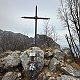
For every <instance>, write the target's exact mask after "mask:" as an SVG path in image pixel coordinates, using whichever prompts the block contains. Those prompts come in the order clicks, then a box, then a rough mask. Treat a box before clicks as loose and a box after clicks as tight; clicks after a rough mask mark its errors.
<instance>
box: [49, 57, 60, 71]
mask: <svg viewBox="0 0 80 80" xmlns="http://www.w3.org/2000/svg"><path fill="white" fill-rule="evenodd" d="M59 63H60V61H58V60H57V59H56V58H52V59H51V61H50V64H49V69H50V71H56V67H57V65H58V64H59Z"/></svg>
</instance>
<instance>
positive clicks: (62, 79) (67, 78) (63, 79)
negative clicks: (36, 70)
mask: <svg viewBox="0 0 80 80" xmlns="http://www.w3.org/2000/svg"><path fill="white" fill-rule="evenodd" d="M57 80H80V78H75V77H73V76H68V75H61V77H57Z"/></svg>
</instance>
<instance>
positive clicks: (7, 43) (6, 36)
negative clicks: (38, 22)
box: [0, 30, 60, 52]
mask: <svg viewBox="0 0 80 80" xmlns="http://www.w3.org/2000/svg"><path fill="white" fill-rule="evenodd" d="M32 46H34V38H32V37H30V38H29V37H28V36H25V35H23V34H21V33H13V32H11V31H3V30H0V52H4V51H6V50H12V51H14V50H24V49H27V48H29V47H32ZM37 46H38V47H41V48H45V47H47V46H49V47H54V46H56V47H60V46H59V45H58V44H57V43H55V42H54V41H53V39H52V38H50V37H47V36H46V35H37Z"/></svg>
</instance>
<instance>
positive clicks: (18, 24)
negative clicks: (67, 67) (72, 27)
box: [0, 0, 67, 45]
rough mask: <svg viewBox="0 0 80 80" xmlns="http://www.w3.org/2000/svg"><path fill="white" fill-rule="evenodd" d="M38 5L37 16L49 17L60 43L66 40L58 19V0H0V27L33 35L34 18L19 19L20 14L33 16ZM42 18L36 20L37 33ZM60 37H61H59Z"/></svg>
mask: <svg viewBox="0 0 80 80" xmlns="http://www.w3.org/2000/svg"><path fill="white" fill-rule="evenodd" d="M36 5H37V6H38V16H40V17H49V18H51V19H50V24H51V25H52V24H53V26H55V31H56V32H57V34H58V35H59V36H60V40H59V41H58V42H59V43H60V44H61V45H63V44H64V43H65V45H66V42H65V40H64V34H65V32H66V33H67V30H65V29H64V28H63V26H62V25H61V23H60V20H59V19H58V16H57V15H58V8H59V6H60V3H59V0H0V29H2V30H7V31H13V32H19V33H22V34H25V35H28V36H34V25H35V24H34V20H28V19H21V17H22V16H35V6H36ZM43 22H44V21H43V20H38V33H39V34H42V33H43V25H44V23H43ZM61 37H62V38H61Z"/></svg>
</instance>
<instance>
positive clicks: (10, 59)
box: [3, 52, 20, 67]
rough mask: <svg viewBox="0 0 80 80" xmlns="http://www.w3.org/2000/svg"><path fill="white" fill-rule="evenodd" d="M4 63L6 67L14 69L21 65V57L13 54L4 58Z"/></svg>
mask: <svg viewBox="0 0 80 80" xmlns="http://www.w3.org/2000/svg"><path fill="white" fill-rule="evenodd" d="M3 63H4V66H5V67H14V66H17V65H18V64H19V63H20V57H19V55H18V54H17V53H15V52H13V53H12V54H11V55H8V56H7V57H5V58H3Z"/></svg>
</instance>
